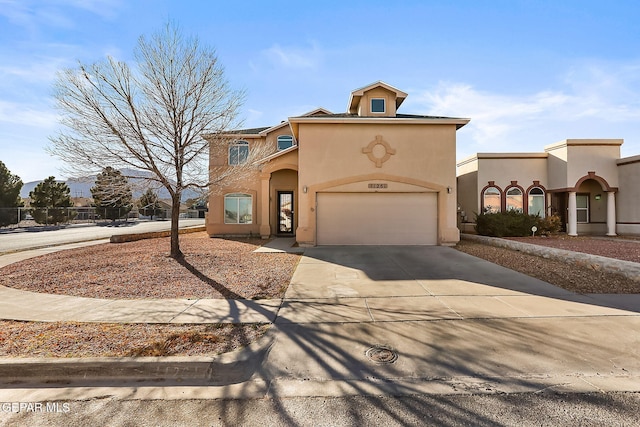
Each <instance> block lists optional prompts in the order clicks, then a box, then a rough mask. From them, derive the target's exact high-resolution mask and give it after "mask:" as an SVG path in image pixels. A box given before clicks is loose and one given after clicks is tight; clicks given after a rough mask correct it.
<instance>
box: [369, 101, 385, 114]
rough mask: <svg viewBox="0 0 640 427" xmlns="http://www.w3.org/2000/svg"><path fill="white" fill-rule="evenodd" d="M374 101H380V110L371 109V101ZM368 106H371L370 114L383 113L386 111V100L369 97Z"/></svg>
mask: <svg viewBox="0 0 640 427" xmlns="http://www.w3.org/2000/svg"><path fill="white" fill-rule="evenodd" d="M374 101H382V111H375V110H374V109H373V102H374ZM369 106H370V107H371V113H372V114H384V113H386V112H387V100H386V99H385V98H371V102H370V104H369Z"/></svg>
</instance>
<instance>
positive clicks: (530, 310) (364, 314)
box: [259, 246, 640, 396]
mask: <svg viewBox="0 0 640 427" xmlns="http://www.w3.org/2000/svg"><path fill="white" fill-rule="evenodd" d="M639 313H640V299H639V298H638V295H629V296H619V297H615V296H611V295H605V296H596V295H578V294H574V293H571V292H568V291H565V290H563V289H560V288H558V287H555V286H552V285H550V284H548V283H545V282H542V281H540V280H537V279H533V278H531V277H528V276H525V275H523V274H520V273H517V272H514V271H512V270H509V269H506V268H503V267H500V266H497V265H495V264H492V263H489V262H487V261H484V260H480V259H478V258H475V257H472V256H469V255H467V254H464V253H461V252H459V251H456V250H455V249H452V248H448V247H441V246H346V247H345V246H332V247H329V246H327V247H316V248H309V249H306V250H305V255H304V256H303V257H302V259H301V261H300V264H299V265H298V268H297V269H296V271H295V273H294V275H293V278H292V282H291V285H290V286H289V288H288V290H287V293H286V295H285V299H284V302H283V305H282V307H281V309H280V311H279V312H278V316H277V319H276V321H275V324H276V328H277V330H278V334H277V338H276V343H275V344H274V346H273V348H272V350H271V352H270V354H269V356H268V359H267V361H266V364H265V366H264V368H263V372H261V373H260V374H259V375H260V376H262V377H264V378H268V379H270V380H271V381H273V383H272V386H271V387H272V390H273V392H274V394H280V395H291V396H294V395H308V393H315V394H317V395H344V394H363V393H365V394H367V393H373V394H376V393H402V394H406V393H414V392H415V393H418V392H429V391H433V392H444V393H448V392H451V393H453V392H460V391H463V392H469V391H471V392H473V391H474V390H475V391H477V390H480V391H482V390H484V391H486V392H490V391H493V392H495V391H504V392H513V391H538V390H542V389H546V388H549V387H554V388H556V389H571V390H585V391H594V390H604V389H608V388H612V389H616V390H630V389H633V390H640V361H639V358H638V357H637V348H638V343H639V342H640V315H639Z"/></svg>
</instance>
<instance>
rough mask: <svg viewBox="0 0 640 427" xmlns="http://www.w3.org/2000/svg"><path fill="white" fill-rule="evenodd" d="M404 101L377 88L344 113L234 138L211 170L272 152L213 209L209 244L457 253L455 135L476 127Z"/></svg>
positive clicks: (354, 96)
mask: <svg viewBox="0 0 640 427" xmlns="http://www.w3.org/2000/svg"><path fill="white" fill-rule="evenodd" d="M406 97H407V94H406V93H405V92H402V91H401V90H398V89H396V88H394V87H392V86H390V85H388V84H386V83H383V82H377V83H374V84H371V85H368V86H365V87H363V88H360V89H357V90H355V91H353V92H352V93H351V96H350V97H349V101H348V104H347V111H346V112H345V113H339V114H333V113H331V112H329V111H327V110H324V109H317V110H315V111H312V112H310V113H308V114H305V115H302V116H298V117H289V119H288V120H287V121H284V122H282V123H279V124H277V125H275V126H272V127H267V128H258V129H243V130H236V131H233V132H230V133H229V136H232V137H233V142H232V143H231V144H230V145H229V147H228V150H226V151H222V150H221V151H216V150H212V152H211V154H210V162H211V164H212V165H223V164H226V165H228V167H230V168H233V167H234V164H237V163H238V162H242V161H243V159H246V157H247V153H248V152H249V150H252V149H255V148H256V147H259V146H264V145H265V144H266V145H267V146H269V147H272V149H273V150H272V151H273V154H270V155H268V156H266V157H265V158H263V159H261V160H260V161H258V162H257V163H258V165H259V170H256V172H255V174H254V175H253V176H252V177H249V178H247V179H245V182H243V183H241V184H238V183H236V184H235V185H234V186H229V187H227V188H224V189H223V191H222V192H221V193H219V194H212V195H211V196H210V199H209V213H208V216H207V231H208V233H209V234H210V235H211V236H220V235H249V234H252V235H259V236H262V237H263V238H267V237H269V236H278V235H289V236H295V238H296V240H297V242H298V243H299V244H300V245H305V246H312V245H334V244H345V245H367V244H376V245H378V244H382V245H392V244H409V245H453V244H455V243H456V242H458V240H459V231H458V227H457V223H456V221H457V200H456V194H455V187H456V131H457V130H458V129H460V128H461V127H462V126H464V125H465V124H467V123H468V122H469V120H468V119H460V118H448V117H433V116H423V115H409V114H401V113H398V109H399V108H400V106H401V105H402V103H403V101H404V100H405V98H406Z"/></svg>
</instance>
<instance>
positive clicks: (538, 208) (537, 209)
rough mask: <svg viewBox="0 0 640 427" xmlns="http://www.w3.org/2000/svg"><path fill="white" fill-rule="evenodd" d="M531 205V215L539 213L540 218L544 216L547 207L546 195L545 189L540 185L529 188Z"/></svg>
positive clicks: (529, 208) (529, 211)
mask: <svg viewBox="0 0 640 427" xmlns="http://www.w3.org/2000/svg"><path fill="white" fill-rule="evenodd" d="M528 198H529V206H528V211H527V212H528V213H529V215H538V216H539V217H540V218H544V216H545V212H546V210H547V209H546V207H545V197H544V190H543V189H542V188H540V187H533V188H532V189H531V190H529V197H528Z"/></svg>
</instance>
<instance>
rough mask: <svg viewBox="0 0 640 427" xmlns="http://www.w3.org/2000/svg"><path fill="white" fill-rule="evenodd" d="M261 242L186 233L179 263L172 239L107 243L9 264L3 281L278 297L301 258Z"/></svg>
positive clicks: (73, 289) (128, 292)
mask: <svg viewBox="0 0 640 427" xmlns="http://www.w3.org/2000/svg"><path fill="white" fill-rule="evenodd" d="M264 243H266V241H265V240H261V239H237V240H226V239H212V238H210V237H209V236H208V235H207V233H205V232H199V233H193V234H185V235H182V236H180V247H181V249H182V251H183V252H184V260H183V261H182V262H178V261H176V260H174V259H173V258H170V257H169V256H168V254H169V244H170V243H169V238H159V239H148V240H140V241H136V242H129V243H117V244H116V243H106V244H104V245H96V246H89V247H84V248H78V249H71V250H66V251H60V252H55V253H53V254H49V255H45V256H41V257H36V258H31V259H28V260H25V261H21V262H18V263H15V264H11V265H8V266H7V267H4V268H2V269H0V285H4V286H8V287H12V288H15V289H22V290H25V291H32V292H43V293H51V294H62V295H73V296H81V297H89V298H118V299H135V298H228V299H261V298H281V297H282V296H283V295H284V291H285V290H286V289H287V286H288V285H289V282H290V280H291V275H292V274H293V271H294V269H295V266H296V264H297V263H298V260H299V258H300V257H299V255H294V254H286V253H255V252H253V251H254V250H255V249H257V248H258V247H259V246H260V245H263V244H264Z"/></svg>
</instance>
